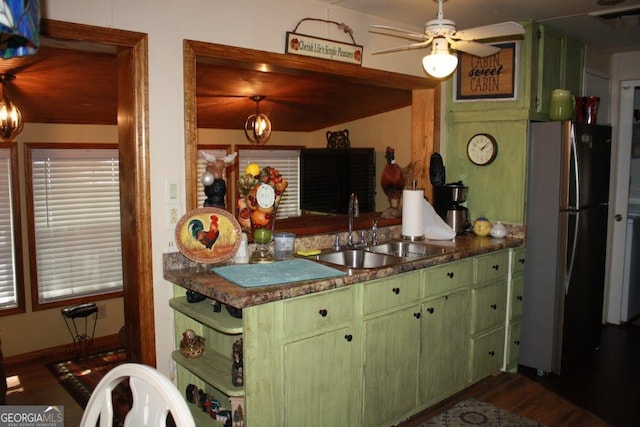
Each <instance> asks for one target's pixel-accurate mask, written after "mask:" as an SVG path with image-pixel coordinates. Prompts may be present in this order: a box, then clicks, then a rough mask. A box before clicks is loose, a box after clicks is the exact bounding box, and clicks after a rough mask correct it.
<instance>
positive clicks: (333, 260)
mask: <svg viewBox="0 0 640 427" xmlns="http://www.w3.org/2000/svg"><path fill="white" fill-rule="evenodd" d="M453 250H454V248H452V247H446V246H438V245H434V244H431V243H424V242H409V241H404V240H391V241H389V242H385V243H381V244H377V245H369V246H364V247H361V248H353V249H352V248H349V249H342V250H334V251H332V252H324V253H321V254H319V255H315V256H314V257H313V258H314V259H315V260H317V261H322V262H326V263H330V264H335V265H340V266H343V267H349V268H363V269H366V268H381V267H388V266H393V265H396V264H400V263H403V262H407V261H416V260H419V259H424V258H431V257H434V256H439V255H444V254H446V253H448V252H452V251H453Z"/></svg>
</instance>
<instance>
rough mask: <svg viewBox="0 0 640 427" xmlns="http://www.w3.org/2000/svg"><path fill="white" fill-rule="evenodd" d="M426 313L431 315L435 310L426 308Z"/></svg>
mask: <svg viewBox="0 0 640 427" xmlns="http://www.w3.org/2000/svg"><path fill="white" fill-rule="evenodd" d="M427 311H428V312H429V314H433V312H434V311H436V310H435V309H434V308H433V307H429V308H427Z"/></svg>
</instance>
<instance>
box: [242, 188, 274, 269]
mask: <svg viewBox="0 0 640 427" xmlns="http://www.w3.org/2000/svg"><path fill="white" fill-rule="evenodd" d="M246 204H247V207H248V209H249V211H250V214H249V220H250V222H251V235H252V236H253V242H254V243H255V246H256V248H255V250H254V251H253V253H252V254H251V257H250V258H249V262H250V263H252V264H263V263H269V262H274V261H275V260H276V257H275V254H274V253H273V250H272V249H271V245H270V243H271V240H272V236H273V228H274V226H275V222H276V211H277V207H278V206H277V202H276V194H275V191H274V189H273V187H272V186H270V185H268V184H261V185H260V186H259V188H257V190H256V192H255V194H254V193H249V194H248V195H247V196H246Z"/></svg>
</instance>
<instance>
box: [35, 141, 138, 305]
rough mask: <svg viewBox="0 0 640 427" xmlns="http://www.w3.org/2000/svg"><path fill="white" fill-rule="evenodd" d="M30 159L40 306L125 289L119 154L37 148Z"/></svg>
mask: <svg viewBox="0 0 640 427" xmlns="http://www.w3.org/2000/svg"><path fill="white" fill-rule="evenodd" d="M31 158H32V164H31V168H32V181H33V189H32V197H33V212H34V230H33V233H34V237H35V239H34V240H35V245H36V247H35V248H33V249H32V250H31V251H30V252H31V253H33V252H35V254H36V259H35V262H36V266H37V285H38V302H39V303H41V304H42V303H47V302H52V301H57V300H61V299H69V298H76V297H80V296H85V295H91V294H99V293H107V292H115V291H120V290H122V248H121V239H120V189H119V181H118V174H119V169H118V151H117V150H116V149H101V148H96V149H55V148H52V149H33V150H31ZM139 237H140V238H144V236H139ZM34 249H35V250H34Z"/></svg>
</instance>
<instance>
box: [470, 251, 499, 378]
mask: <svg viewBox="0 0 640 427" xmlns="http://www.w3.org/2000/svg"><path fill="white" fill-rule="evenodd" d="M473 265H474V282H473V286H472V287H471V323H470V327H469V331H470V341H469V350H470V351H469V382H470V383H475V382H477V381H479V380H481V379H482V378H484V377H486V376H489V375H491V374H493V373H494V372H497V371H499V370H500V369H501V368H502V367H503V363H504V348H505V320H506V313H507V283H508V278H509V251H508V250H504V251H499V252H493V253H490V254H486V255H480V256H477V257H475V258H474V260H473Z"/></svg>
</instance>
